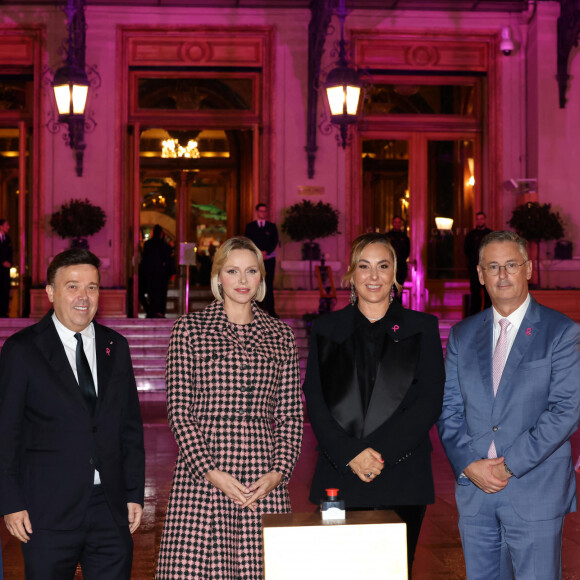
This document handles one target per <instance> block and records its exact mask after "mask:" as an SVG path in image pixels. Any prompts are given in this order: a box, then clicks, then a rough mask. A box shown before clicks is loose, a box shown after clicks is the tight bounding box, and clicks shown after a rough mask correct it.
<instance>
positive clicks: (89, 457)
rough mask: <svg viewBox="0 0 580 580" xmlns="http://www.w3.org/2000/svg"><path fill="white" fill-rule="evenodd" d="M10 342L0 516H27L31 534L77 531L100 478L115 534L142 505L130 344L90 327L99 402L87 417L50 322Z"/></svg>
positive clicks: (1, 410) (3, 397) (0, 405)
mask: <svg viewBox="0 0 580 580" xmlns="http://www.w3.org/2000/svg"><path fill="white" fill-rule="evenodd" d="M51 316H52V311H51V312H49V313H48V314H47V315H46V316H45V317H44V318H43V319H42V320H41V321H40V322H38V323H37V324H34V325H32V326H30V327H28V328H26V329H24V330H22V331H20V332H18V333H17V334H15V335H13V336H11V337H10V338H9V339H8V340H7V341H6V343H5V344H4V347H3V349H2V352H1V353H0V513H2V514H9V513H14V512H18V511H21V510H28V512H29V515H30V520H31V523H32V527H33V529H36V528H41V529H52V530H71V529H75V528H77V527H79V526H80V525H81V523H82V521H83V517H84V515H85V513H86V509H87V506H88V503H89V499H90V496H91V493H92V488H93V476H94V469H95V468H96V469H98V470H99V473H100V477H101V483H102V487H103V492H104V494H105V497H106V499H107V502H108V504H109V506H110V508H111V511H112V513H113V516H114V518H115V521H116V522H117V524H118V525H128V511H127V502H134V503H140V504H143V498H144V484H145V450H144V445H143V425H142V422H141V413H140V408H139V398H138V395H137V388H136V385H135V377H134V374H133V367H132V364H131V358H130V355H129V345H128V343H127V340H126V339H125V338H124V337H123V336H121V335H120V334H119V333H117V332H115V331H113V330H111V329H110V328H107V327H105V326H102V325H100V324H98V323H96V322H95V323H94V325H95V348H96V353H97V378H98V402H97V408H96V411H95V416H94V417H91V415H90V413H89V411H88V409H87V406H86V404H85V401H84V399H83V396H82V394H81V391H80V389H79V386H78V383H77V381H76V379H75V376H74V373H73V370H72V368H71V366H70V363H69V361H68V359H67V356H66V353H65V350H64V346H63V344H62V342H61V340H60V337H59V335H58V333H57V330H56V328H55V326H54V323H53V321H52V318H51Z"/></svg>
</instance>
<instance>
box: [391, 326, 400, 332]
mask: <svg viewBox="0 0 580 580" xmlns="http://www.w3.org/2000/svg"><path fill="white" fill-rule="evenodd" d="M392 330H393V332H397V330H399V325H398V324H395V326H393V329H392Z"/></svg>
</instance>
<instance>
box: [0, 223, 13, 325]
mask: <svg viewBox="0 0 580 580" xmlns="http://www.w3.org/2000/svg"><path fill="white" fill-rule="evenodd" d="M9 231H10V224H9V223H8V221H7V220H5V219H0V318H7V317H8V305H9V303H10V267H11V266H12V241H11V240H10V236H9V235H8V232H9Z"/></svg>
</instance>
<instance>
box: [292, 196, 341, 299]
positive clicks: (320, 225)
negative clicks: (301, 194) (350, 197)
mask: <svg viewBox="0 0 580 580" xmlns="http://www.w3.org/2000/svg"><path fill="white" fill-rule="evenodd" d="M339 215H340V213H339V211H338V210H337V209H335V208H333V207H332V206H331V205H330V204H329V203H323V202H322V201H319V202H318V203H313V202H311V201H309V200H307V199H303V200H302V201H301V202H300V203H295V204H294V205H292V206H290V207H289V208H287V209H286V216H285V218H284V221H283V222H282V226H281V228H282V231H283V232H284V233H285V234H287V235H288V236H289V237H290V239H291V240H292V241H294V242H305V243H304V244H303V246H302V259H303V260H309V262H310V288H311V289H312V260H318V259H320V246H319V245H318V244H317V243H315V241H314V240H318V239H322V238H327V237H329V236H334V235H336V234H338V233H340V232H339V231H338V216H339Z"/></svg>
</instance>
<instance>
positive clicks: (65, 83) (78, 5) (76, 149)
mask: <svg viewBox="0 0 580 580" xmlns="http://www.w3.org/2000/svg"><path fill="white" fill-rule="evenodd" d="M85 3H86V0H66V3H65V4H64V6H63V10H64V12H65V14H66V17H67V32H68V39H67V40H65V41H64V43H63V44H65V46H63V48H62V49H61V50H62V51H63V52H64V53H65V55H66V56H65V59H64V65H63V66H61V67H60V68H58V69H57V70H56V72H55V73H54V77H53V79H52V82H51V85H52V89H53V91H54V99H55V102H56V107H57V110H58V120H57V122H54V121H53V122H52V123H51V122H49V125H48V128H49V130H51V131H52V132H53V133H56V132H57V131H58V130H59V129H60V125H66V126H67V127H68V134H67V135H66V136H65V141H66V143H67V145H68V146H69V147H70V148H71V149H72V150H73V153H74V156H75V170H76V174H77V175H78V176H79V177H81V176H82V174H83V159H84V151H85V148H86V144H85V130H91V129H94V127H95V126H96V123H95V122H94V120H93V119H88V118H87V115H86V112H85V107H86V104H87V97H88V94H89V87H91V86H92V87H95V88H97V87H99V86H100V84H101V77H100V75H99V74H98V72H97V71H96V70H95V69H94V68H90V69H89V74H90V75H91V77H92V78H90V79H89V74H87V69H86V66H85V52H86V28H87V25H86V20H85ZM59 124H60V125H59Z"/></svg>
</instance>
